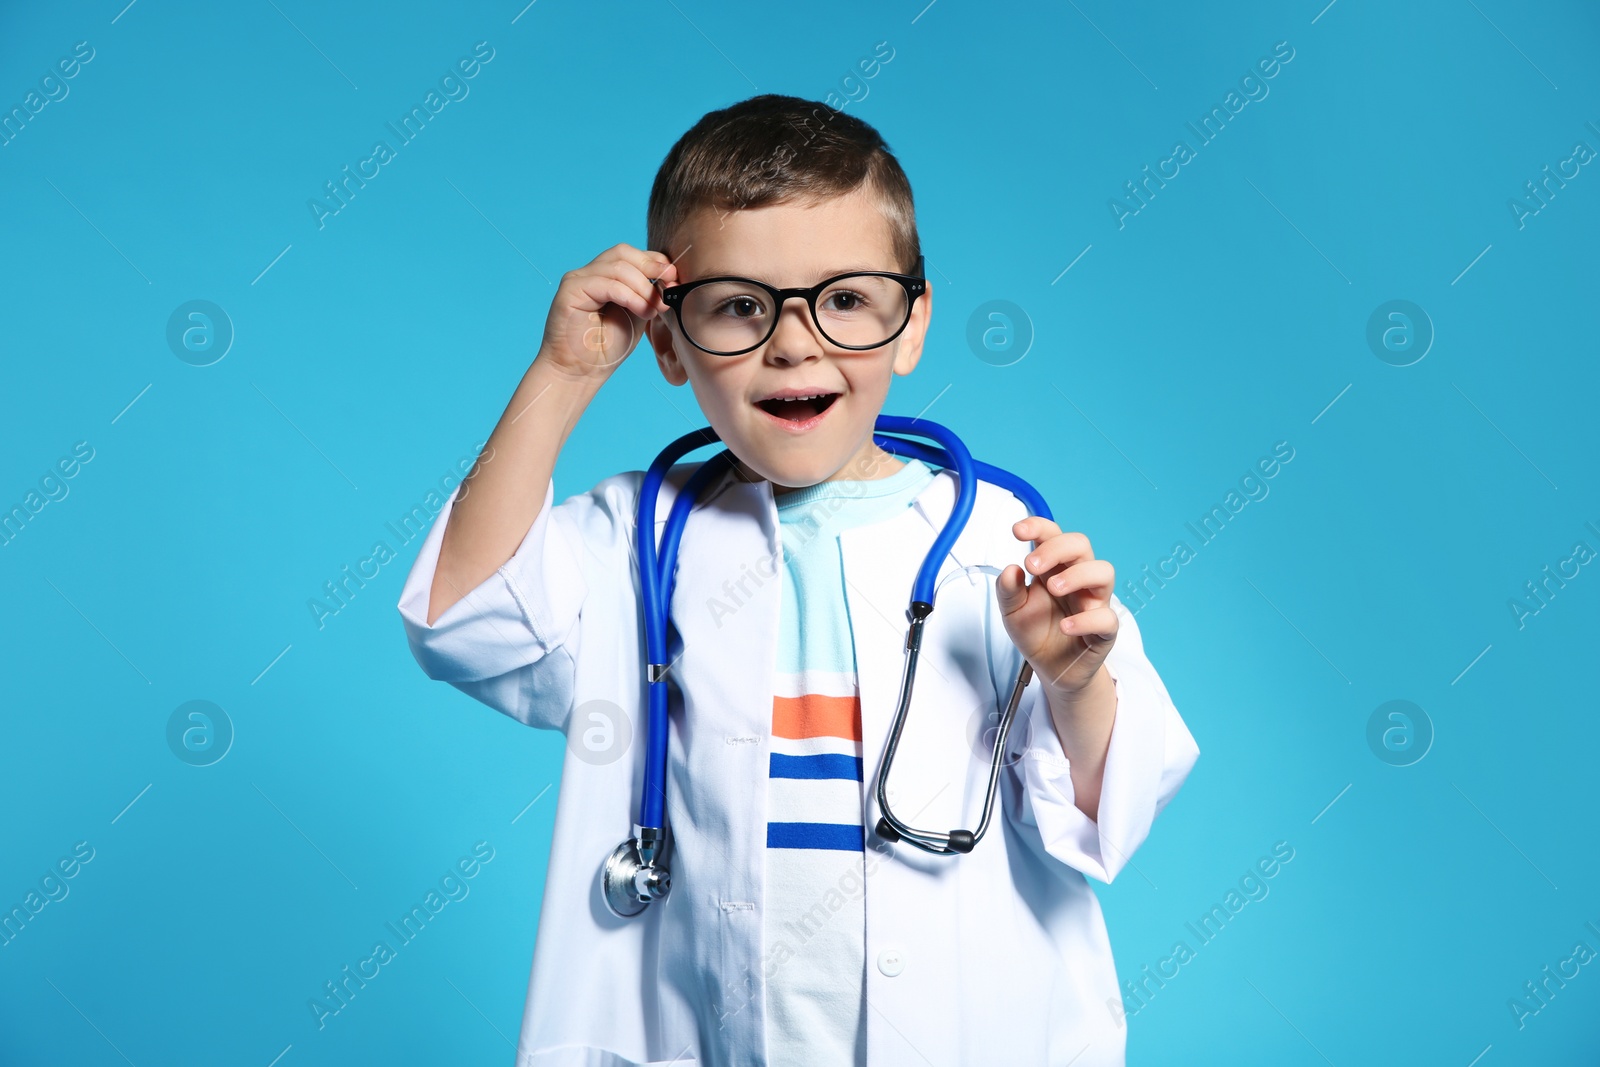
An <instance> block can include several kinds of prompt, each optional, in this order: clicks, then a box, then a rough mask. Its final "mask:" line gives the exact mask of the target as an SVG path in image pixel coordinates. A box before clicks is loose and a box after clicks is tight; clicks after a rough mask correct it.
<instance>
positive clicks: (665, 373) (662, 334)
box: [645, 315, 689, 385]
mask: <svg viewBox="0 0 1600 1067" xmlns="http://www.w3.org/2000/svg"><path fill="white" fill-rule="evenodd" d="M645 336H646V337H648V338H649V339H650V347H651V348H652V349H654V350H655V354H656V366H658V367H660V368H661V376H662V377H663V378H665V379H666V380H667V382H668V384H670V385H682V384H683V383H685V382H687V381H688V380H689V372H688V371H686V370H684V369H683V364H682V363H681V362H680V361H679V360H678V350H677V349H676V348H674V347H673V345H672V327H670V326H668V325H667V322H666V319H665V317H664V316H661V315H657V316H656V317H655V318H653V319H651V320H650V321H649V322H647V323H645Z"/></svg>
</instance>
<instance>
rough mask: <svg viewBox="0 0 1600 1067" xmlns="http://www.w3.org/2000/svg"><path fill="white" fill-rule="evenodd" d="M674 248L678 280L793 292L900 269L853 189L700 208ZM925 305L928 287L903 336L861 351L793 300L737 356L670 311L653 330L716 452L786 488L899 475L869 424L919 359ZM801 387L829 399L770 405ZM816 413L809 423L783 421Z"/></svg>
mask: <svg viewBox="0 0 1600 1067" xmlns="http://www.w3.org/2000/svg"><path fill="white" fill-rule="evenodd" d="M679 250H683V251H682V252H681V254H678V256H677V258H676V259H675V260H674V262H675V264H676V266H677V281H678V284H683V283H687V282H692V281H695V280H697V279H700V278H709V277H718V276H722V275H736V276H739V277H743V278H753V279H756V280H758V281H763V282H766V283H767V284H768V285H773V286H777V287H779V288H790V287H800V286H809V285H815V284H817V283H818V282H820V281H822V280H823V279H824V278H828V277H832V276H833V275H835V274H843V273H846V272H849V271H855V270H881V271H893V272H895V273H903V272H904V271H905V270H906V269H907V267H906V265H904V264H901V263H897V262H895V260H894V257H893V252H892V249H891V245H890V234H889V223H888V221H887V220H886V219H885V218H884V217H883V214H882V213H881V212H880V211H879V210H878V209H877V208H876V206H875V205H874V204H873V201H872V200H871V198H870V197H869V196H868V195H867V194H866V193H865V192H864V191H860V190H858V191H857V192H854V193H851V194H849V195H848V196H841V197H834V198H831V199H828V200H823V201H820V202H816V203H809V204H806V203H792V204H773V205H769V206H767V207H762V208H754V209H749V210H741V211H730V212H726V213H723V212H718V211H714V210H711V209H704V210H701V211H699V212H696V213H695V214H693V215H692V216H690V218H689V219H688V220H687V221H686V222H685V223H684V225H683V226H682V227H681V228H680V229H679V231H678V232H677V234H675V235H674V239H673V244H672V247H671V249H670V253H679ZM932 300H933V297H932V295H931V286H930V288H929V291H924V293H923V294H922V295H921V296H920V297H918V298H917V300H916V301H915V302H914V303H913V304H912V307H911V319H910V321H909V322H907V323H906V327H905V329H904V330H903V331H901V333H900V334H899V336H897V337H896V338H895V339H894V340H892V341H890V342H889V343H888V344H886V345H884V346H882V347H881V348H875V349H871V350H868V351H860V350H856V349H848V348H840V347H838V346H837V345H834V344H831V343H830V342H829V341H828V340H827V339H826V338H824V337H823V336H822V334H821V333H820V332H819V331H818V329H817V324H816V323H815V322H814V321H813V320H812V318H811V312H810V311H809V309H807V307H806V304H805V301H803V300H798V299H791V300H787V301H785V302H784V305H783V308H782V311H781V314H779V316H778V324H777V328H776V329H775V330H774V331H773V333H772V336H771V337H769V338H768V339H767V341H766V343H765V344H763V345H762V346H761V347H759V348H756V349H754V350H752V351H750V352H746V353H744V354H742V355H737V356H715V355H712V354H711V353H709V352H703V351H701V350H700V349H698V348H696V347H695V346H694V345H692V344H690V343H689V341H688V340H687V339H686V338H685V337H684V336H683V333H682V331H681V330H680V329H679V327H678V323H677V322H676V319H675V316H674V315H673V314H672V313H671V312H668V313H667V314H664V315H660V316H658V317H656V318H655V319H653V320H651V321H650V323H649V324H648V331H649V336H650V344H651V346H652V347H653V348H654V349H655V352H656V360H657V362H658V363H659V364H660V366H661V373H662V374H663V375H664V376H665V377H666V379H667V381H669V382H671V383H672V384H673V385H682V384H683V383H684V382H685V381H687V382H689V383H690V385H691V386H692V387H693V389H694V395H695V399H696V400H697V401H698V402H699V404H700V410H701V411H702V412H704V413H705V415H706V418H707V419H709V420H710V422H711V425H712V427H713V428H714V429H715V430H716V431H717V433H718V434H720V435H721V437H722V441H723V444H724V445H726V446H727V447H728V448H729V449H730V450H731V451H732V452H733V454H734V455H735V456H737V457H738V458H739V459H740V460H741V461H743V463H744V464H745V466H746V467H748V468H750V470H751V471H753V472H754V473H755V474H757V475H759V476H761V477H763V478H765V479H767V480H768V481H770V482H772V483H773V487H774V490H775V491H778V492H782V491H784V490H786V489H792V488H799V487H802V486H808V485H815V484H816V483H818V482H824V481H829V480H832V479H834V478H875V477H877V478H881V477H884V476H886V475H888V474H891V473H893V471H894V470H896V469H898V468H899V467H900V463H899V462H898V461H896V460H893V459H891V458H889V457H888V455H887V454H886V453H885V452H883V450H881V449H879V448H878V447H877V445H875V444H873V442H872V430H873V424H874V423H875V421H876V420H877V417H878V413H879V412H880V411H881V410H882V409H883V402H884V399H885V397H886V396H887V395H888V392H889V382H890V380H891V378H892V377H893V376H894V375H896V374H910V373H911V371H912V368H914V367H915V366H916V365H917V360H918V358H919V357H920V356H921V355H922V341H923V337H924V336H925V335H926V333H927V329H928V319H929V316H930V315H931V314H932ZM796 391H801V392H804V393H809V394H825V395H824V399H823V400H822V401H819V402H811V403H810V404H809V406H808V405H806V404H803V403H795V404H787V405H778V404H774V403H772V402H771V399H770V398H772V397H773V396H774V395H775V394H779V393H788V394H789V395H791V396H792V395H794V394H795V392H796ZM829 396H831V397H832V399H831V400H828V399H827V397H829ZM763 401H767V402H768V403H767V407H765V408H764V407H763V406H762V402H763ZM769 409H772V410H769ZM818 409H820V414H813V415H812V417H810V418H806V419H795V418H793V417H790V418H785V417H783V416H784V415H785V414H786V415H789V416H795V415H802V416H804V415H808V414H812V413H813V412H815V411H817V410H818Z"/></svg>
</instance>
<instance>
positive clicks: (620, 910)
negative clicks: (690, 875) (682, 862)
mask: <svg viewBox="0 0 1600 1067" xmlns="http://www.w3.org/2000/svg"><path fill="white" fill-rule="evenodd" d="M600 888H601V890H602V891H603V892H604V894H605V899H606V907H607V908H609V909H611V913H612V914H613V915H615V916H617V917H618V918H622V919H627V918H631V917H632V916H635V915H637V914H639V913H640V912H641V911H643V910H644V909H645V908H646V907H648V906H649V905H650V903H651V902H652V901H656V900H660V899H661V898H662V897H664V896H666V895H667V891H668V890H670V889H671V888H672V874H671V872H670V871H668V870H667V868H666V867H665V866H657V865H656V864H655V863H654V862H650V863H647V862H645V860H644V859H643V858H642V857H641V856H640V855H639V839H638V838H637V837H630V838H628V839H627V840H626V841H624V842H623V843H622V844H620V845H618V846H617V847H616V848H614V849H612V850H611V855H609V856H607V857H606V862H605V866H604V867H602V868H601V871H600Z"/></svg>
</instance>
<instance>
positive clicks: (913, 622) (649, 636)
mask: <svg viewBox="0 0 1600 1067" xmlns="http://www.w3.org/2000/svg"><path fill="white" fill-rule="evenodd" d="M874 428H875V429H876V430H879V431H882V432H879V433H874V434H873V436H872V439H873V441H874V443H876V444H877V446H878V447H879V448H882V449H883V450H884V451H886V452H889V453H891V454H892V455H896V456H903V457H909V458H912V459H919V460H921V461H922V462H924V463H927V464H929V465H930V466H935V467H943V468H946V469H948V470H954V471H955V472H956V476H957V482H958V485H957V490H956V502H955V506H954V507H953V508H951V510H950V517H949V519H947V520H946V521H945V524H944V528H943V529H942V530H940V531H939V535H938V537H936V538H935V539H934V542H933V545H932V547H930V548H929V549H928V554H927V556H926V557H925V558H924V559H923V561H922V567H921V569H919V570H918V571H917V577H916V581H915V582H914V583H913V584H912V586H911V605H910V607H908V608H907V609H906V620H907V622H908V623H909V629H908V630H907V633H906V645H905V652H906V655H905V665H904V669H903V673H902V674H901V680H900V703H899V706H898V708H896V710H895V716H894V723H893V725H892V726H891V727H890V730H889V737H888V740H887V742H886V743H885V745H884V749H883V762H882V766H881V767H880V768H879V772H878V807H879V809H881V810H882V812H883V816H882V818H880V819H879V820H878V824H877V831H878V834H879V835H880V836H882V837H883V838H885V839H886V840H889V841H901V840H904V841H906V842H908V843H910V844H912V845H915V846H916V847H917V848H920V849H922V850H923V851H925V852H933V853H937V854H941V855H954V854H958V853H967V852H971V851H972V848H973V846H974V845H976V844H977V843H978V841H979V839H980V838H982V837H983V834H984V831H985V830H987V829H988V827H989V817H990V815H991V814H992V812H993V810H994V797H995V787H996V785H997V784H998V782H999V780H1000V768H1001V766H1002V764H1003V760H1004V754H1005V744H1006V735H1007V732H1008V731H1009V730H1010V728H1011V722H1012V719H1013V718H1014V717H1015V715H1016V711H1017V705H1018V704H1019V703H1020V702H1021V700H1022V691H1023V690H1024V689H1026V688H1027V685H1028V682H1029V680H1030V679H1031V678H1032V677H1033V669H1032V667H1030V666H1029V664H1028V661H1027V660H1026V659H1024V660H1023V661H1022V667H1021V669H1020V670H1018V672H1017V681H1016V685H1015V686H1014V687H1013V688H1012V690H1011V699H1010V701H1009V702H1008V703H1007V705H1006V709H1005V713H1004V714H1003V715H1002V716H1001V719H1000V725H999V728H998V729H997V730H996V732H995V740H994V752H993V758H992V759H991V761H990V766H989V787H988V792H987V794H986V795H985V798H984V802H983V817H982V819H981V820H980V821H979V823H978V828H977V829H976V830H947V831H941V830H919V829H917V828H915V827H913V826H910V825H908V824H907V823H905V822H903V821H902V820H900V819H899V818H897V817H896V816H895V814H894V812H893V811H891V810H890V808H889V798H888V795H887V788H888V782H889V769H890V767H891V766H892V765H893V762H894V755H895V750H896V749H897V748H898V747H899V745H900V732H901V730H902V729H903V728H904V726H905V721H906V713H907V712H908V711H909V710H910V707H911V687H912V684H913V683H914V682H915V681H916V676H917V655H918V653H919V652H920V651H921V648H922V628H923V625H924V624H925V623H926V621H927V618H928V616H929V615H930V614H931V613H932V612H933V598H934V592H935V579H936V577H937V576H938V573H939V567H940V564H941V563H942V562H943V560H944V557H945V556H946V554H948V553H949V551H950V548H951V546H953V545H954V544H955V542H956V538H957V537H959V536H960V535H961V531H962V530H963V529H964V528H965V527H966V525H967V520H968V519H969V518H970V517H971V516H972V505H973V501H974V500H975V499H976V496H977V479H980V478H981V479H983V480H984V481H986V482H992V483H994V484H995V485H998V486H1001V487H1002V488H1004V489H1008V490H1010V491H1011V492H1012V493H1013V494H1015V495H1016V496H1017V497H1018V498H1019V499H1020V500H1022V502H1023V503H1024V504H1026V505H1027V506H1028V514H1030V515H1039V516H1042V517H1044V518H1047V519H1048V518H1050V517H1051V515H1050V509H1049V507H1048V506H1047V505H1046V504H1045V502H1044V498H1043V497H1041V496H1040V495H1039V493H1038V492H1037V491H1036V490H1035V489H1034V488H1033V486H1031V485H1029V484H1028V483H1027V482H1025V481H1023V480H1022V479H1021V478H1018V477H1017V476H1016V475H1014V474H1011V473H1010V472H1008V471H1004V470H1001V469H1000V468H998V467H993V466H990V465H989V464H987V463H980V462H979V461H977V460H975V459H973V458H972V456H971V454H970V453H969V452H968V451H967V449H966V446H965V445H963V444H962V443H961V439H960V438H958V437H957V436H956V435H955V434H954V433H952V432H951V431H950V430H948V429H947V428H945V427H943V426H940V425H939V424H938V423H933V422H929V421H928V420H927V419H907V418H902V417H900V416H898V415H880V416H878V419H877V422H876V423H875V426H874ZM888 434H912V435H916V436H919V437H927V438H929V439H931V440H933V441H936V442H938V445H937V446H935V445H927V444H922V443H920V442H917V441H907V440H904V439H902V438H900V437H890V436H887V435H888ZM720 440H721V438H720V437H718V436H717V433H716V431H714V430H713V429H712V428H711V427H709V426H707V427H705V428H703V429H700V430H696V431H695V432H693V433H689V434H685V435H683V436H682V437H680V438H678V439H677V440H676V441H674V442H672V443H671V444H670V445H668V446H667V447H666V448H664V449H662V451H661V454H660V455H659V456H657V457H656V458H655V462H654V463H651V464H650V468H649V470H647V471H646V472H645V476H644V482H643V484H642V485H641V486H640V489H639V498H638V513H637V516H636V518H637V526H636V530H637V532H638V533H639V534H640V535H641V536H639V538H638V543H639V544H638V553H639V588H640V594H641V598H642V599H643V602H644V627H645V645H646V651H647V653H648V660H649V662H648V663H647V664H646V665H645V679H646V681H647V682H648V683H649V702H650V703H649V711H648V719H647V726H646V731H645V734H646V749H645V763H644V793H643V796H642V797H641V798H640V801H639V821H638V822H637V823H636V824H635V825H634V828H633V829H634V836H632V837H630V838H629V839H628V840H626V841H624V842H623V843H622V844H620V845H618V846H617V847H616V848H615V849H614V850H612V852H611V855H610V856H608V857H607V859H606V862H605V865H604V868H603V870H602V875H601V882H602V888H603V890H604V894H605V900H606V905H607V907H609V908H610V909H611V910H612V912H614V913H615V914H617V915H619V916H623V917H626V916H630V915H637V914H639V913H640V912H642V911H643V910H644V909H645V907H646V906H647V905H649V904H650V903H651V902H652V901H655V900H660V899H661V898H662V897H665V896H666V895H667V891H668V889H669V888H670V887H671V872H670V871H669V869H668V866H667V862H666V857H665V855H664V849H665V846H666V825H665V824H666V818H665V807H666V790H665V789H664V788H663V784H662V783H663V782H664V781H665V778H666V769H667V678H666V675H667V667H668V662H667V616H668V611H669V606H670V605H671V603H672V587H673V582H674V579H675V577H676V574H675V569H676V566H677V560H678V543H679V541H680V540H682V538H683V527H684V524H685V522H687V520H688V518H689V511H690V509H691V508H692V507H693V506H694V502H695V499H696V497H698V496H699V494H700V490H701V489H703V488H704V487H705V485H706V484H707V483H708V482H710V481H711V480H712V479H713V478H716V477H718V476H720V475H721V474H722V473H723V472H724V471H726V470H727V469H728V467H729V466H730V465H731V463H732V453H730V452H728V451H727V450H724V451H722V452H719V453H718V454H717V455H715V456H713V457H711V459H709V460H707V461H706V462H705V463H703V464H701V465H700V467H699V469H697V470H696V471H695V472H694V474H693V475H691V476H690V477H689V480H688V481H687V482H686V483H685V484H684V487H683V489H682V490H681V491H680V492H679V493H678V495H677V498H676V499H675V500H674V501H673V503H672V511H671V513H670V514H669V515H668V516H667V522H666V528H665V530H664V531H663V532H662V535H661V547H660V550H659V552H658V551H657V548H656V545H655V537H654V536H653V535H654V532H655V528H656V496H657V494H658V493H659V492H660V489H661V482H662V479H663V478H664V477H665V476H666V473H667V469H668V468H669V467H671V466H672V464H674V463H676V462H677V461H678V460H679V459H680V458H682V457H683V456H684V455H686V454H688V453H689V452H692V451H694V450H695V449H697V448H700V447H702V446H704V445H708V444H712V443H714V442H717V441H720ZM940 446H942V447H940Z"/></svg>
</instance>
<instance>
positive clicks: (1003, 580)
mask: <svg viewBox="0 0 1600 1067" xmlns="http://www.w3.org/2000/svg"><path fill="white" fill-rule="evenodd" d="M1026 578H1027V574H1026V572H1024V571H1023V569H1022V568H1021V567H1019V566H1017V565H1016V564H1015V563H1012V564H1008V565H1007V566H1006V568H1005V570H1003V571H1001V572H1000V577H999V578H998V579H996V580H995V583H994V595H995V601H996V602H997V603H998V604H999V605H1000V614H1002V615H1010V614H1011V613H1012V612H1013V611H1016V610H1017V609H1018V608H1020V607H1022V605H1024V604H1026V603H1027V602H1028V587H1027V584H1026V581H1025V579H1026Z"/></svg>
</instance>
